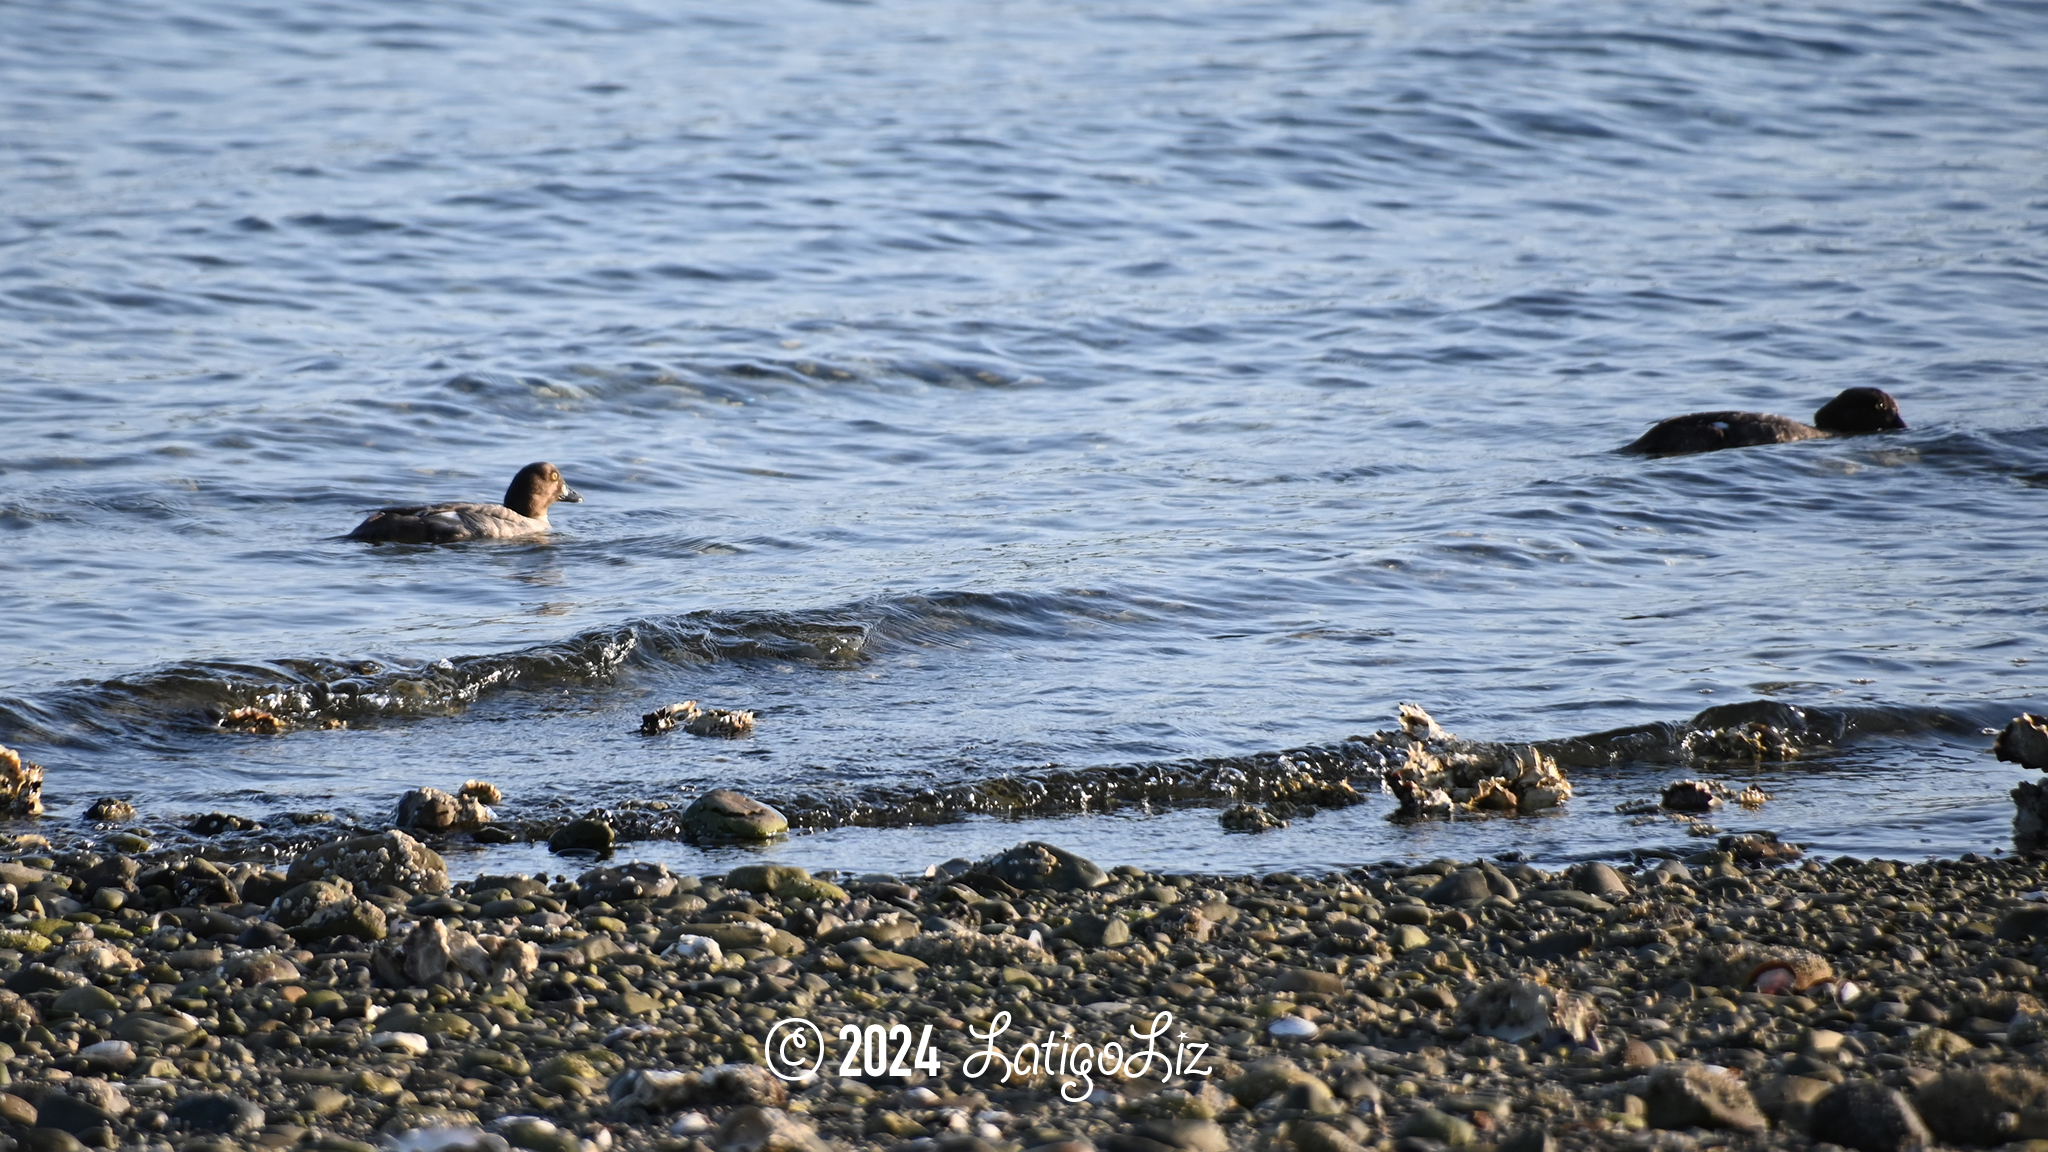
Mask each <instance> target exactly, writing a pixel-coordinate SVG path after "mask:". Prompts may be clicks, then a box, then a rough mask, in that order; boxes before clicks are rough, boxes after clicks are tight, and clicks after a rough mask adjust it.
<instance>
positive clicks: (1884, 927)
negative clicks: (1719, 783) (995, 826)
mask: <svg viewBox="0 0 2048 1152" xmlns="http://www.w3.org/2000/svg"><path fill="white" fill-rule="evenodd" d="M1767 848H1768V846H1767V845H1763V846H1760V845H1758V844H1757V843H1754V842H1743V841H1730V842H1727V843H1724V844H1723V845H1722V847H1720V848H1718V849H1713V850H1709V851H1704V852H1701V853H1698V854H1696V855H1694V856H1691V857H1688V858H1686V859H1684V860H1678V859H1671V858H1660V857H1655V856H1647V855H1646V856H1643V857H1641V858H1640V859H1638V860H1636V861H1634V862H1633V863H1631V864H1628V865H1624V866H1622V867H1619V868H1617V867H1611V866H1609V865H1605V864H1589V865H1583V866H1580V867H1578V868H1576V869H1573V870H1571V871H1570V872H1566V873H1558V874H1555V875H1552V874H1546V873H1544V872H1542V871H1539V870H1537V869H1535V868H1531V867H1529V866H1527V865H1523V864H1513V863H1498V862H1484V861H1482V862H1476V863H1473V864H1470V865H1467V864H1460V863H1457V862H1452V861H1437V862H1434V863H1429V864H1422V865H1418V866H1412V867H1396V866H1388V867H1381V868H1372V869H1361V870H1354V871H1351V872H1346V873H1341V874H1334V875H1328V876H1313V877H1310V876H1293V875H1287V874H1275V875H1268V876H1263V877H1199V876H1167V875H1148V874H1144V873H1142V872H1138V871H1137V870H1135V869H1130V868H1119V869H1116V870H1114V871H1113V872H1109V873H1105V872H1103V871H1102V870H1101V869H1098V868H1096V867H1095V866H1093V865H1092V864H1089V863H1088V862H1087V861H1085V860H1080V859H1079V858H1077V857H1073V856H1070V855H1068V854H1066V853H1063V852H1060V851H1059V850H1057V849H1053V848H1049V847H1047V846H1044V845H1035V844H1027V845H1021V846H1019V847H1018V848H1016V849H1013V850H1011V851H1010V852H1007V853H1004V854H1001V855H999V856H998V857H995V858H993V859H991V860H988V861H983V862H980V863H970V862H968V861H951V862H948V863H946V864H944V865H938V866H935V867H934V868H933V869H932V870H931V872H932V874H931V875H929V876H927V877H922V878H916V879H904V878H899V877H892V876H863V877H858V878H850V877H841V876H833V875H819V876H811V875H808V874H806V873H804V872H803V871H802V870H800V869H794V868H787V867H781V866H773V865H755V866H749V867H744V868H740V869H736V870H734V871H733V872H732V873H730V874H728V875H725V876H716V877H690V876H673V875H670V874H669V873H668V872H667V870H666V869H665V868H663V867H661V866H659V865H641V864H625V865H615V866H609V867H602V868H596V869H592V870H590V871H588V872H585V873H584V874H583V875H581V876H580V877H577V878H575V879H555V880H549V879H547V878H546V877H488V876H486V877H479V878H478V879H477V880H475V881H473V882H463V883H453V884H451V883H450V882H449V880H448V877H447V874H446V871H445V869H444V868H443V867H442V865H441V861H440V859H439V857H438V856H436V855H435V854H434V853H433V852H432V851H431V850H429V849H427V848H426V847H425V846H423V845H421V844H420V843H419V842H418V841H416V840H413V839H412V838H411V837H409V836H407V835H406V834H404V833H402V832H388V833H384V834H382V835H378V836H365V837H358V838H355V839H352V840H347V841H342V842H338V843H336V844H332V845H328V846H325V847H323V848H321V849H318V850H316V851H314V852H310V853H307V854H305V855H303V856H301V857H299V858H298V859H296V860H294V861H292V862H291V864H290V865H289V867H287V868H283V869H269V868H265V867H262V866H260V865H258V864H254V863H242V864H235V865H232V866H220V865H216V864H215V863H212V862H209V861H207V860H205V859H202V858H199V857H194V856H148V857H130V856H123V855H112V856H105V857H101V856H97V855H93V854H71V855H66V856H63V857H62V858H56V857H53V856H35V855H27V856H22V857H19V858H16V859H13V860H10V861H7V862H5V863H0V905H7V906H10V907H11V909H12V911H11V914H9V915H8V916H6V918H5V924H4V925H0V982H4V985H5V988H6V991H5V992H4V993H0V1041H4V1044H5V1048H4V1056H5V1068H6V1082H5V1085H4V1089H5V1094H4V1095H0V1126H4V1129H5V1131H6V1133H7V1135H8V1137H9V1138H10V1139H11V1140H12V1141H14V1142H15V1143H16V1145H17V1146H19V1147H23V1148H26V1149H29V1150H32V1152H72V1150H74V1149H77V1148H79V1147H81V1146H92V1147H100V1148H115V1147H123V1148H135V1149H158V1150H161V1149H167V1148H176V1149H180V1150H192V1152H199V1150H201V1149H206V1150H213V1152H226V1150H228V1149H232V1148H258V1147H267V1148H290V1147H301V1146H303V1147H307V1148H312V1149H322V1150H327V1152H363V1150H364V1149H366V1148H367V1147H369V1146H371V1145H373V1144H377V1143H383V1144H386V1145H395V1146H397V1147H399V1148H402V1149H409V1150H413V1152H427V1150H432V1149H441V1148H450V1147H458V1146H475V1147H478V1148H484V1147H488V1148H492V1149H503V1148H505V1147H507V1146H510V1147H519V1148H526V1149H532V1150H534V1152H603V1150H605V1149H608V1148H613V1147H623V1148H628V1149H634V1150H639V1149H650V1150H660V1152H815V1150H817V1149H819V1148H823V1147H845V1148H849V1149H852V1148H862V1149H877V1150H882V1149H893V1150H898V1152H990V1150H991V1149H994V1150H998V1152H1016V1150H1021V1149H1044V1150H1046V1152H1087V1149H1088V1148H1090V1147H1091V1146H1092V1147H1094V1148H1097V1149H1101V1150H1103V1152H1176V1150H1178V1152H1223V1150H1224V1149H1226V1148H1244V1149H1255V1148H1256V1149H1269V1148H1271V1149H1285V1148H1293V1149H1299V1150H1300V1152H1355V1150H1356V1149H1359V1148H1377V1149H1384V1150H1388V1152H1395V1150H1398V1152H1441V1150H1442V1149H1446V1148H1455V1149H1467V1150H1471V1152H1484V1150H1485V1149H1488V1148H1498V1149H1502V1150H1505V1152H1544V1150H1545V1149H1551V1148H1555V1147H1616V1148H1624V1147H1625V1148H1651V1147H1655V1148H1659V1149H1673V1150H1681V1152H1682V1150H1687V1149H1692V1148H1697V1147H1708V1146H1721V1145H1725V1146H1729V1147H1739V1148H1762V1147H1766V1146H1768V1147H1781V1146H1782V1147H1794V1148H1804V1147H1808V1146H1809V1145H1813V1144H1815V1143H1817V1142H1822V1143H1833V1144H1838V1145H1844V1146H1849V1147H1856V1148H1861V1149H1866V1150H1868V1152H1880V1150H1882V1152H1891V1150H1893V1149H1910V1148H1914V1147H1919V1146H1922V1145H1925V1144H1927V1143H1929V1142H1930V1141H1932V1142H1939V1143H1943V1144H1950V1145H1999V1144H2007V1143H2011V1142H2014V1141H2023V1140H2033V1139H2041V1138H2048V1078H2044V1077H2042V1076H2041V1075H2040V1074H2039V1073H2038V1071H2037V1069H2038V1068H2039V1067H2040V1064H2041V1059H2042V1056H2043V1055H2044V1052H2048V1049H2044V1043H2043V1037H2044V1035H2048V1033H2044V1028H2048V1024H2044V1022H2043V1010H2042V1008H2041V1004H2040V1001H2039V1000H2037V999H2036V996H2037V995H2038V994H2040V993H2041V992H2042V988H2041V987H2040V986H2039V985H2040V968H2039V965H2040V964H2041V961H2042V959H2043V955H2044V953H2048V903H2041V902H2040V901H2039V897H2040V896H2041V892H2040V889H2041V888H2042V886H2043V884H2044V883H2048V877H2044V871H2043V866H2042V864H2041V863H2040V862H2038V861H2036V860H2033V859H2030V858H2025V857H2011V858H2005V859H1997V860H1993V859H1984V858H1980V857H1965V858H1963V859H1962V860H1957V861H1935V862H1931V863H1924V864H1911V865H1902V864H1893V863H1888V862H1884V861H1872V862H1859V861H1853V860H1835V861H1832V862H1829V863H1827V864H1825V865H1823V864H1820V863H1816V862H1793V863H1787V862H1785V861H1784V860H1782V859H1779V858H1777V857H1781V856H1783V855H1784V853H1782V852H1774V851H1769V850H1767ZM2030 896H2031V897H2034V899H2029V897H2030ZM796 1018H802V1019H805V1020H808V1021H811V1022H812V1023H814V1024H815V1025H816V1026H817V1028H818V1029H819V1031H818V1032H817V1033H815V1034H813V1035H814V1040H812V1041H809V1042H807V1043H809V1044H811V1045H812V1046H792V1044H791V1041H790V1035H791V1032H792V1026H790V1025H786V1024H785V1023H784V1022H785V1021H789V1020H792V1019H796ZM778 1025H781V1026H782V1027H780V1029H779V1030H778ZM870 1025H873V1026H875V1028H874V1029H873V1030H872V1033H871V1032H870V1030H869V1026H870ZM897 1025H902V1026H904V1027H902V1028H901V1029H900V1030H895V1031H892V1029H894V1028H895V1026H897ZM849 1028H850V1029H851V1032H846V1031H842V1030H843V1029H849ZM849 1036H850V1037H851V1039H848V1037H849ZM913 1039H914V1040H915V1050H913ZM816 1043H822V1044H823V1046H824V1049H825V1057H826V1058H825V1060H824V1062H823V1064H822V1066H821V1067H819V1068H818V1070H817V1072H816V1073H815V1074H811V1075H800V1074H799V1073H800V1072H801V1066H802V1065H803V1064H804V1063H805V1062H806V1061H807V1060H811V1059H815V1058H816V1057H817V1056H818V1055H819V1052H818V1049H817V1048H816V1047H815V1044H816ZM977 1057H979V1058H980V1059H979V1064H978V1065H977ZM771 1060H782V1061H783V1062H782V1063H780V1064H777V1065H776V1067H778V1068H780V1069H782V1070H783V1071H784V1072H786V1073H788V1074H790V1075H793V1076H796V1077H797V1078H796V1079H794V1080H793V1081H792V1080H785V1079H783V1078H779V1077H778V1076H776V1075H771V1074H770V1069H769V1064H768V1062H769V1061H771ZM1111 1065H1114V1066H1111ZM871 1069H872V1073H871V1071H870V1070H871ZM899 1071H908V1072H909V1073H910V1075H909V1076H908V1077H905V1076H900V1075H894V1074H893V1073H895V1072H899ZM1006 1071H1007V1072H1008V1075H1007V1078H1006V1075H1005V1073H1006ZM848 1072H851V1073H853V1074H852V1075H848V1074H847V1073H848ZM2029 1147H2030V1148H2032V1149H2037V1148H2042V1147H2048V1145H2038V1146H2034V1145H2030V1146H2029Z"/></svg>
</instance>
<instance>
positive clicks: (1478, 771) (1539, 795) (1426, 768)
mask: <svg viewBox="0 0 2048 1152" xmlns="http://www.w3.org/2000/svg"><path fill="white" fill-rule="evenodd" d="M1400 722H1401V730H1402V732H1404V733H1405V734H1407V736H1408V737H1409V743H1408V747H1407V758H1406V760H1405V762H1403V763H1402V765H1401V766H1400V767H1398V768H1395V769H1394V770H1393V771H1392V772H1389V773H1388V774H1387V778H1386V784H1387V790H1388V791H1389V792H1391V793H1393V795H1394V799H1395V801H1396V802H1397V805H1398V807H1397V808H1396V809H1395V811H1394V813H1393V817H1392V818H1393V819H1397V820H1419V819H1426V818H1429V817H1441V816H1449V815H1451V814H1452V813H1454V812H1457V811H1472V812H1501V813H1513V812H1523V813H1526V812H1538V811H1541V810H1543V809H1545V808H1553V807H1556V806H1557V805H1559V804H1562V803H1564V802H1565V801H1566V800H1568V799H1570V798H1571V794H1572V786H1571V781H1569V780H1567V779H1565V776H1564V773H1563V772H1562V771H1561V770H1560V769H1559V768H1558V766H1557V761H1556V760H1554V759H1552V758H1551V757H1549V756H1547V755H1545V754H1544V753H1543V752H1542V751H1541V750H1540V749H1538V748H1535V747H1533V746H1529V745H1523V746H1511V745H1503V744H1487V743H1480V742H1475V741H1467V740H1460V739H1458V738H1457V737H1456V736H1454V735H1452V734H1451V733H1449V732H1446V731H1444V730H1443V729H1442V728H1441V727H1439V726H1438V725H1437V723H1436V721H1435V720H1432V719H1430V716H1429V713H1427V712H1424V711H1423V710H1422V709H1421V708H1419V707H1417V706H1416V705H1413V704H1403V705H1401V711H1400Z"/></svg>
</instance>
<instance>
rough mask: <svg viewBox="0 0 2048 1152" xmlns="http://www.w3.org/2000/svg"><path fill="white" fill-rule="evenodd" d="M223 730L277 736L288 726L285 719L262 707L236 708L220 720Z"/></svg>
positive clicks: (219, 723)
mask: <svg viewBox="0 0 2048 1152" xmlns="http://www.w3.org/2000/svg"><path fill="white" fill-rule="evenodd" d="M218 725H219V727H220V730H221V731H223V732H243V733H247V734H249V735H252V736H276V735H278V734H280V733H282V732H283V731H284V730H285V728H286V727H287V725H286V723H285V721H284V720H283V719H282V718H280V717H278V716H275V715H272V714H271V713H269V712H265V711H264V710H263V709H261V708H236V709H234V710H233V711H231V712H228V713H227V714H226V715H224V716H222V717H221V718H220V720H219V721H218Z"/></svg>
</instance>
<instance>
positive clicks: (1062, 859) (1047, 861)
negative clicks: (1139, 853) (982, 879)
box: [982, 840, 1109, 892]
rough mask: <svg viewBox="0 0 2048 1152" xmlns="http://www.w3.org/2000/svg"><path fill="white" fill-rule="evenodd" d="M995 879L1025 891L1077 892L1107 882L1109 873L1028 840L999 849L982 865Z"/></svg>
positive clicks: (1086, 861) (1079, 859)
mask: <svg viewBox="0 0 2048 1152" xmlns="http://www.w3.org/2000/svg"><path fill="white" fill-rule="evenodd" d="M982 870H983V871H985V872H987V873H988V874H989V875H991V876H994V877H995V878H996V879H998V880H1002V881H1004V882H1005V883H1007V884H1010V885H1011V886H1013V887H1016V888H1021V889H1023V890H1025V891H1027V892H1033V891H1051V892H1078V891H1081V890H1082V889H1084V888H1100V887H1102V886H1103V885H1104V884H1107V883H1109V873H1107V872H1104V871H1103V870H1102V869H1101V868H1098V867H1096V865H1095V864H1094V862H1093V861H1090V860H1085V859H1083V858H1081V857H1079V856H1076V855H1074V854H1073V853H1072V852H1069V851H1067V850H1066V849H1064V848H1055V847H1053V846H1052V845H1050V844H1046V843H1043V842H1041V841H1038V840H1027V841H1025V842H1024V843H1022V844H1019V845H1017V846H1016V847H1015V848H1011V849H1009V850H1007V851H1004V852H999V853H997V854H996V855H994V856H992V857H990V858H989V860H988V862H987V863H986V864H984V865H982Z"/></svg>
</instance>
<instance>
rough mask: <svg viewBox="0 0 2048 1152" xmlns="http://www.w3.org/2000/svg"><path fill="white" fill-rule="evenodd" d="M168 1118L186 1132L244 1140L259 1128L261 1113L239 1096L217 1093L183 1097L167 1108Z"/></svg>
mask: <svg viewBox="0 0 2048 1152" xmlns="http://www.w3.org/2000/svg"><path fill="white" fill-rule="evenodd" d="M170 1116H171V1119H172V1120H174V1121H176V1122H178V1123H179V1124H182V1125H184V1127H185V1130H186V1131H188V1132H219V1133H221V1134H222V1135H226V1136H248V1135H251V1134H253V1133H254V1132H255V1131H256V1130H257V1129H259V1128H261V1127H263V1109H261V1108H258V1107H257V1106H256V1105H255V1104H253V1103H251V1102H249V1101H247V1100H244V1099H242V1098H241V1097H239V1096H229V1095H227V1094H225V1093H221V1092H202V1093H199V1094H197V1095H193V1096H186V1097H184V1098H182V1099H180V1100H179V1101H178V1102H177V1103H176V1104H173V1105H171V1108H170Z"/></svg>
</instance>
